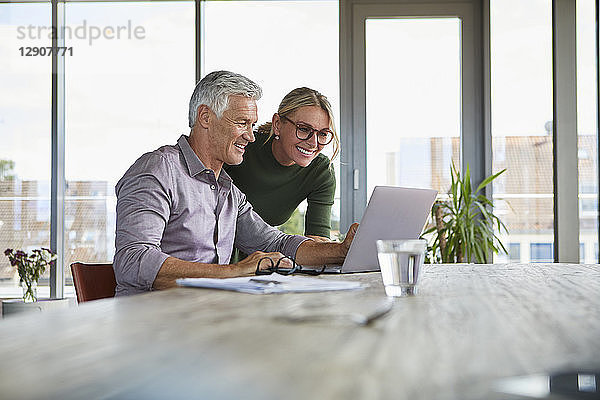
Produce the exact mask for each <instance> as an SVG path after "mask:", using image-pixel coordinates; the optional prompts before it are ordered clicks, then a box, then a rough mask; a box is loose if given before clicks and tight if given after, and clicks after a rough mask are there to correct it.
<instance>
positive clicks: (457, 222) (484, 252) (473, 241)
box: [423, 164, 508, 263]
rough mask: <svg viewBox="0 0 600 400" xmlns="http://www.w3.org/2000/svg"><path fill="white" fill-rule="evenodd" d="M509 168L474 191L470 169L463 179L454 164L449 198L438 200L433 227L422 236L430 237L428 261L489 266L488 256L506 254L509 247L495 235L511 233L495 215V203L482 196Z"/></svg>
mask: <svg viewBox="0 0 600 400" xmlns="http://www.w3.org/2000/svg"><path fill="white" fill-rule="evenodd" d="M504 171H506V169H503V170H502V171H500V172H498V173H496V174H493V175H491V176H488V177H487V178H485V179H484V180H483V182H481V184H480V185H479V186H478V187H477V189H476V190H475V191H473V190H472V185H471V174H470V172H469V166H467V170H466V172H465V174H464V176H462V177H461V174H460V172H459V171H458V170H457V169H456V167H455V166H454V164H452V165H451V170H450V175H451V184H450V190H449V192H448V195H449V199H448V200H446V201H440V200H438V201H436V202H435V203H434V204H433V207H432V210H431V213H432V218H433V226H432V227H431V228H429V229H427V230H426V231H425V232H424V233H423V236H425V237H427V236H428V235H429V236H430V244H431V245H430V246H429V248H428V258H429V262H431V263H434V262H438V263H440V262H441V263H462V262H472V261H476V262H478V263H487V260H488V255H490V254H491V253H499V252H500V251H501V250H502V251H503V252H504V253H506V248H505V247H504V245H503V244H502V242H501V241H500V239H499V238H498V236H496V234H495V233H494V227H497V229H498V231H499V232H501V231H502V230H504V231H505V232H506V233H508V230H507V229H506V226H505V225H504V223H503V222H502V221H500V219H499V218H498V217H497V216H496V215H494V213H493V204H492V202H491V201H490V200H489V199H488V198H487V197H485V196H484V195H483V194H481V193H480V192H481V190H482V189H483V188H484V187H486V186H487V185H489V184H490V183H491V182H492V181H493V180H494V179H496V178H497V177H498V176H499V175H500V174H502V173H504Z"/></svg>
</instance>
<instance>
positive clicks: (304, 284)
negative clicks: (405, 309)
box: [177, 274, 364, 294]
mask: <svg viewBox="0 0 600 400" xmlns="http://www.w3.org/2000/svg"><path fill="white" fill-rule="evenodd" d="M177 284H178V285H179V286H189V287H198V288H208V289H222V290H233V291H236V292H243V293H252V294H269V293H291V292H323V291H329V290H357V289H362V288H363V287H364V286H363V285H362V284H361V283H360V282H350V281H333V280H326V279H316V278H307V277H303V276H297V275H288V276H286V275H279V274H271V275H257V276H250V277H243V278H227V279H211V278H182V279H177Z"/></svg>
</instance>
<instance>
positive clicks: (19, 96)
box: [0, 3, 52, 297]
mask: <svg viewBox="0 0 600 400" xmlns="http://www.w3.org/2000/svg"><path fill="white" fill-rule="evenodd" d="M50 12H51V11H50V3H46V4H43V3H27V4H15V3H7V4H0V30H1V32H2V34H1V37H2V40H1V41H0V60H2V73H1V74H0V87H1V88H2V95H1V96H0V136H1V137H2V145H1V146H0V297H19V296H21V295H22V293H21V289H20V288H19V277H18V274H17V270H16V268H14V267H12V266H11V265H10V263H9V262H8V258H6V257H4V250H5V249H6V248H12V249H22V250H24V251H31V250H33V249H35V248H40V247H49V246H50V138H51V134H50V129H51V125H50V116H51V114H50V108H51V104H50V98H51V93H50V92H51V86H50V85H51V81H50V78H51V75H50V71H51V67H52V66H51V61H50V58H49V57H26V56H21V52H20V50H19V48H21V47H27V46H35V47H40V46H50V41H49V40H48V38H47V36H46V35H43V36H41V37H37V36H36V37H28V32H27V26H28V25H32V24H34V25H43V26H47V25H48V24H49V23H50ZM24 51H26V49H24ZM48 277H49V271H46V273H45V274H44V275H43V276H42V278H41V279H40V280H39V282H38V284H39V287H38V295H39V296H46V297H47V296H48V294H49V289H48Z"/></svg>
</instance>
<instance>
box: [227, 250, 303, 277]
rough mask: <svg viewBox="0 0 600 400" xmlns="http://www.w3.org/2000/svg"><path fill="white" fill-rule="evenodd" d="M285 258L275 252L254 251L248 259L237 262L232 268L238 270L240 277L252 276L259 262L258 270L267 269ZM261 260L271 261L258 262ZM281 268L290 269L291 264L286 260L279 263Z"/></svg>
mask: <svg viewBox="0 0 600 400" xmlns="http://www.w3.org/2000/svg"><path fill="white" fill-rule="evenodd" d="M283 257H285V256H284V255H283V254H281V253H278V252H275V253H263V252H262V251H255V252H254V253H252V254H250V255H249V256H248V257H246V258H244V259H243V260H242V261H239V262H237V263H236V264H234V266H235V267H236V268H237V269H238V270H239V274H240V276H247V275H254V274H255V273H256V267H257V266H258V263H259V262H260V269H261V270H264V269H268V268H269V267H271V266H275V265H277V263H278V262H279V260H280V259H282V258H283ZM263 258H269V259H271V262H272V264H271V262H269V261H268V260H264V261H260V260H262V259H263ZM279 267H281V268H292V267H293V266H292V263H291V262H290V260H289V259H288V258H286V259H285V260H283V261H281V263H280V264H279Z"/></svg>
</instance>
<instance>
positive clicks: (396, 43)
mask: <svg viewBox="0 0 600 400" xmlns="http://www.w3.org/2000/svg"><path fill="white" fill-rule="evenodd" d="M460 28H461V22H460V19H459V18H456V17H451V18H444V17H442V18H418V17H417V18H414V17H413V18H368V19H367V20H366V22H365V50H366V74H365V75H366V76H365V80H366V105H367V132H366V133H367V135H366V136H367V138H366V145H367V146H366V150H367V198H368V197H370V195H371V192H372V191H373V188H374V186H376V185H390V186H409V187H418V188H431V189H436V190H438V191H439V192H440V193H445V192H446V191H447V190H448V187H449V185H450V166H451V164H452V163H454V164H455V165H456V167H457V168H459V167H460V159H459V141H460V131H461V115H460V111H461V106H460V99H461V93H460Z"/></svg>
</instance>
